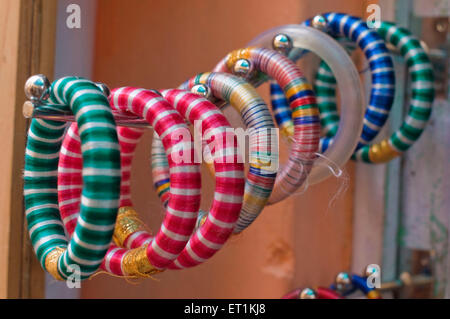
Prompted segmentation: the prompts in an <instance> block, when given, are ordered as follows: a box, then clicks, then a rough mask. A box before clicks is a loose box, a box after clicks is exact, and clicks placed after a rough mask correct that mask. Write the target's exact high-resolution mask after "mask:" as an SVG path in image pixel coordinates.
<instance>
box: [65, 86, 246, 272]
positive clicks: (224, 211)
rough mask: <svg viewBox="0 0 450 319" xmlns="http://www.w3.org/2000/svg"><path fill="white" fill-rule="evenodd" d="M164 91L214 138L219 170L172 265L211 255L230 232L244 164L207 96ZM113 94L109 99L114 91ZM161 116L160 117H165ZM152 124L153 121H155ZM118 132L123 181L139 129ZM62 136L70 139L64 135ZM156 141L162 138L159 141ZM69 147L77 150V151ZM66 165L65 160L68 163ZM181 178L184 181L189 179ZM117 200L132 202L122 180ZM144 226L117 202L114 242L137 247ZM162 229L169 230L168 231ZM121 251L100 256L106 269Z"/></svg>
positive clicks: (142, 238) (142, 240) (144, 241)
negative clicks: (205, 206)
mask: <svg viewBox="0 0 450 319" xmlns="http://www.w3.org/2000/svg"><path fill="white" fill-rule="evenodd" d="M113 92H114V91H113ZM131 94H132V93H131ZM164 96H165V97H167V101H168V102H169V103H170V104H173V105H177V108H178V110H180V112H182V114H181V116H189V120H190V121H191V122H193V121H195V120H201V121H202V132H203V133H204V136H205V137H206V139H207V141H208V142H209V143H213V142H215V143H217V144H215V143H214V146H215V147H214V152H213V154H214V156H215V157H216V159H215V168H216V170H217V171H218V172H220V173H219V175H220V176H217V178H216V194H215V200H214V202H213V205H212V207H211V211H210V214H209V218H207V219H206V220H205V223H204V225H203V226H202V227H201V228H200V229H199V230H198V231H197V233H195V234H194V235H193V236H192V237H191V238H190V239H189V241H188V243H187V245H188V246H189V248H190V249H184V251H183V252H182V253H181V255H180V256H179V257H178V258H177V260H176V261H175V263H174V264H175V265H178V264H180V265H186V264H190V260H191V259H195V258H196V257H197V256H202V258H209V257H211V256H212V255H213V254H214V253H215V252H216V251H217V250H218V249H219V248H220V247H221V246H222V245H223V244H224V243H225V241H226V240H227V238H228V237H229V235H230V234H231V231H232V229H233V227H234V224H235V222H236V220H237V218H238V215H239V212H240V209H241V205H242V194H243V191H244V178H243V164H242V163H238V160H237V153H236V151H237V141H236V137H235V136H234V134H233V133H232V132H231V131H229V130H227V129H229V128H231V127H230V125H229V124H228V121H227V120H226V119H225V117H224V116H223V115H222V114H221V112H220V110H218V109H217V108H216V107H215V106H214V105H213V104H211V103H210V102H209V101H208V100H206V99H204V98H201V97H199V96H198V95H196V94H193V93H190V92H186V91H181V90H167V91H165V92H164ZM112 99H114V93H113V96H112ZM174 111H175V110H174ZM175 112H177V111H175ZM160 114H161V113H160ZM162 114H163V113H162ZM162 120H163V121H164V119H162ZM155 124H156V125H158V124H157V123H155ZM118 131H119V140H120V145H121V150H122V151H125V153H123V154H122V163H124V164H126V165H124V168H126V171H125V170H123V171H122V176H123V179H124V182H126V181H129V169H130V167H131V166H130V165H131V160H132V155H133V153H134V149H135V146H136V144H137V142H138V140H139V138H140V136H141V134H142V130H136V129H130V128H124V127H121V128H119V129H118ZM155 134H156V133H155ZM124 135H126V136H124ZM67 139H68V141H70V138H69V137H68V138H67ZM222 141H223V142H225V144H224V145H222V144H221V142H222ZM65 142H66V141H65ZM159 142H160V143H161V140H159ZM162 150H163V151H162V154H160V155H161V156H163V157H164V158H165V162H166V163H167V155H166V154H165V152H164V147H163V146H162ZM72 151H75V153H76V150H72ZM78 152H79V150H78ZM73 160H74V159H73V158H72V159H70V161H71V162H73ZM194 160H195V159H194V158H191V161H192V162H194ZM125 161H126V162H125ZM65 164H66V165H70V162H68V163H65ZM168 172H169V170H168ZM173 177H174V176H173V175H172V176H170V175H169V174H168V175H167V178H168V180H170V178H172V179H173ZM67 179H68V180H70V179H71V178H70V177H69V176H67ZM184 182H185V183H188V181H184ZM156 183H158V182H156ZM178 193H179V191H178V190H177V192H176V193H175V195H172V194H171V196H176V195H177V194H178ZM231 197H233V198H234V203H231V202H230V201H229V200H230V198H231ZM167 201H168V202H167V206H168V205H169V202H170V198H169V197H168V198H167ZM121 205H131V201H130V199H129V185H128V184H127V185H124V183H123V184H122V193H121ZM144 229H145V228H144V225H143V224H142V223H141V222H140V221H139V219H138V217H137V214H136V212H135V211H134V210H133V209H132V208H131V207H122V208H121V209H120V211H119V216H118V221H117V224H116V230H115V233H114V235H115V237H116V238H115V239H116V240H115V242H116V244H117V245H119V246H122V245H125V246H127V247H128V248H137V247H139V246H140V245H146V244H147V243H148V241H149V240H151V235H150V234H148V233H147V232H146V231H145V230H144ZM165 232H166V233H167V234H168V235H171V234H170V232H168V231H167V230H166V231H165ZM211 247H212V248H211ZM121 252H122V251H121V250H120V249H115V250H114V252H113V251H112V252H111V254H108V255H107V257H106V258H105V268H106V269H107V270H108V271H114V269H117V268H118V267H117V266H118V265H117V264H118V258H114V257H113V256H114V254H115V255H117V254H118V253H121ZM132 254H133V252H132V251H130V252H129V253H128V255H132ZM184 255H187V256H184ZM125 258H126V256H125V257H124V258H123V262H122V263H125V262H126V260H125ZM129 259H130V260H133V259H135V258H133V257H131V258H129ZM186 259H188V261H186ZM134 264H135V266H136V264H139V263H136V262H134ZM119 266H120V264H119ZM169 268H182V266H180V267H177V266H169ZM113 273H114V272H113ZM116 274H117V272H116Z"/></svg>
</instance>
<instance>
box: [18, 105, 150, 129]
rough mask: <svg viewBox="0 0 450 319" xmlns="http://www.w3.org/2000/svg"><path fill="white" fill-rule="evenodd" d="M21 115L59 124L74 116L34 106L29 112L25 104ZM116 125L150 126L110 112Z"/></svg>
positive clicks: (142, 120) (123, 114) (136, 117)
mask: <svg viewBox="0 0 450 319" xmlns="http://www.w3.org/2000/svg"><path fill="white" fill-rule="evenodd" d="M23 113H24V116H25V117H26V118H38V119H44V120H52V121H59V122H75V116H74V115H73V114H72V113H69V112H62V111H56V110H54V109H51V110H49V109H48V108H46V107H45V106H34V107H32V109H31V111H30V103H29V102H28V103H27V102H25V104H24V108H23ZM112 113H113V116H114V119H115V121H116V124H117V125H118V126H128V127H136V128H151V125H150V124H149V123H148V122H147V121H146V120H144V119H142V118H140V117H138V116H136V115H132V114H126V113H123V112H120V111H112Z"/></svg>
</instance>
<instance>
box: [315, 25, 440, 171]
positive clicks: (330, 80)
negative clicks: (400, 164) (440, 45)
mask: <svg viewBox="0 0 450 319" xmlns="http://www.w3.org/2000/svg"><path fill="white" fill-rule="evenodd" d="M377 32H378V34H379V35H380V36H381V37H383V38H384V40H385V41H386V42H388V43H390V44H392V45H394V46H396V47H397V49H398V50H399V52H400V53H401V54H402V55H403V57H404V58H405V60H406V64H407V65H408V69H409V72H410V74H411V77H412V79H411V86H412V97H411V106H410V109H409V112H408V115H407V116H406V119H405V121H404V122H403V124H402V126H401V127H400V129H399V130H397V131H396V132H394V133H393V134H392V135H391V137H390V138H389V139H386V140H383V141H381V142H380V143H377V144H374V145H370V146H364V147H362V148H360V149H359V150H358V151H357V152H356V153H355V157H354V158H355V159H357V160H361V161H364V162H367V163H382V162H387V161H389V160H391V159H393V158H395V157H396V156H398V155H400V154H401V152H404V151H406V150H407V149H408V148H409V147H410V146H411V145H412V144H413V143H414V142H415V141H416V140H417V139H418V138H419V137H420V135H421V133H422V131H423V129H424V128H425V126H426V124H427V121H428V119H429V117H430V115H431V106H432V103H433V98H434V89H433V81H434V80H433V68H432V66H431V64H430V60H429V58H428V56H427V54H426V52H425V51H424V50H423V48H422V46H421V45H420V41H419V39H417V38H416V37H414V36H412V35H411V33H410V32H409V31H407V30H405V29H403V28H399V27H397V26H396V25H395V24H393V23H390V22H382V23H381V25H380V27H379V28H378V29H377ZM325 82H326V83H327V89H326V90H325V89H324V88H323V87H324V85H323V84H324V83H325ZM335 82H336V80H335V78H334V76H333V73H331V72H330V71H329V70H328V69H327V66H326V65H325V64H321V65H320V67H319V70H318V75H317V80H316V87H317V90H316V92H317V96H318V100H319V101H320V102H322V99H324V100H327V101H328V102H327V103H326V104H324V103H319V108H320V110H321V117H322V108H325V112H324V114H325V116H324V118H323V119H322V120H323V121H326V123H327V126H329V127H334V126H337V125H338V121H339V116H338V115H337V112H336V109H337V107H336V102H335V93H336V90H335V85H334V83H335ZM329 111H330V112H334V113H335V114H336V116H334V117H330V116H327V114H329ZM329 134H333V131H330V132H329Z"/></svg>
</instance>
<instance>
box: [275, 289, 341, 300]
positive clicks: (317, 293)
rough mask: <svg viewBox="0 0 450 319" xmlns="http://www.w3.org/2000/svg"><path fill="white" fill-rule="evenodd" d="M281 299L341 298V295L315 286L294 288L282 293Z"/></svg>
mask: <svg viewBox="0 0 450 319" xmlns="http://www.w3.org/2000/svg"><path fill="white" fill-rule="evenodd" d="M281 299H342V297H341V296H340V295H339V294H338V293H337V292H335V291H334V290H331V289H328V288H325V287H317V288H316V289H311V288H304V289H295V290H293V291H291V292H289V293H287V294H286V295H284V296H283V297H282V298H281Z"/></svg>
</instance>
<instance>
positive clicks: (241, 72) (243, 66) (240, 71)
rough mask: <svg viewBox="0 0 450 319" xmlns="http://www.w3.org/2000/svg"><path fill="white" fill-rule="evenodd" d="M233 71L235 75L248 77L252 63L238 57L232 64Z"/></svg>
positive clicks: (251, 69) (251, 71)
mask: <svg viewBox="0 0 450 319" xmlns="http://www.w3.org/2000/svg"><path fill="white" fill-rule="evenodd" d="M233 73H234V74H235V75H237V76H241V77H245V78H248V77H250V76H251V74H252V73H253V65H252V63H251V62H250V61H249V60H247V59H239V60H237V61H236V63H235V64H234V66H233Z"/></svg>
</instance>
